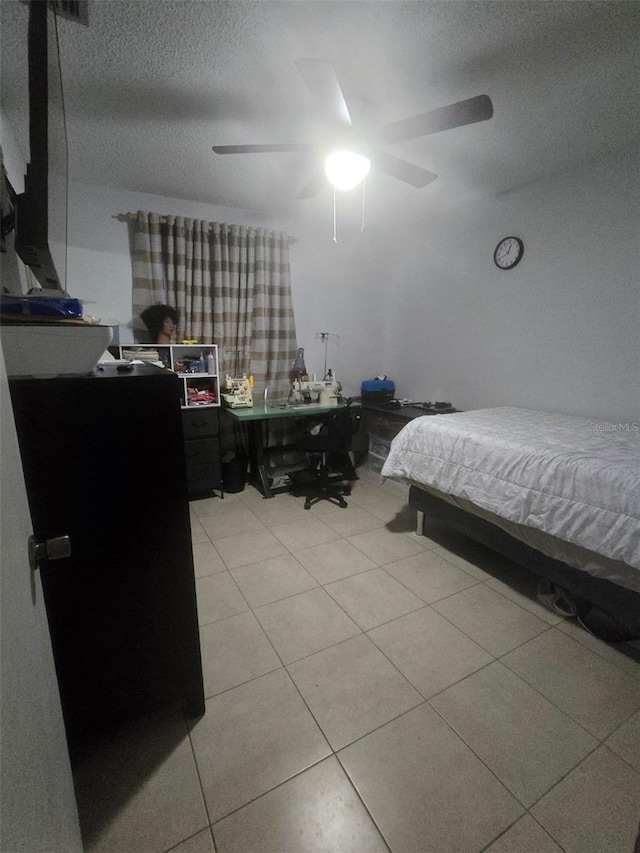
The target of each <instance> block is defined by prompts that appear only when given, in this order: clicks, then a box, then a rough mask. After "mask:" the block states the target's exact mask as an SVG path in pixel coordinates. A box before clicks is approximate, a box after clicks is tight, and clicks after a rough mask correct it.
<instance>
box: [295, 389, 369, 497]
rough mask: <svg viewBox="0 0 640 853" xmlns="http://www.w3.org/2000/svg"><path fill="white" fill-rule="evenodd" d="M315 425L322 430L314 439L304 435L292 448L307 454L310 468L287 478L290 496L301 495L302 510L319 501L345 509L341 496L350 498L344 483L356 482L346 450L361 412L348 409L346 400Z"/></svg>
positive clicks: (319, 418)
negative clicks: (318, 425) (302, 497)
mask: <svg viewBox="0 0 640 853" xmlns="http://www.w3.org/2000/svg"><path fill="white" fill-rule="evenodd" d="M318 421H319V422H320V424H321V426H320V431H319V432H318V433H317V435H311V434H309V433H307V434H306V435H304V436H303V437H302V438H301V439H300V440H299V441H297V442H296V444H295V449H296V450H300V451H303V452H305V453H306V454H307V456H308V458H309V461H310V463H311V467H310V468H306V469H304V470H302V471H294V472H292V473H291V474H290V475H289V476H290V480H291V492H292V494H293V495H295V496H296V497H300V496H302V495H304V497H305V502H304V508H305V509H311V507H312V505H313V504H315V503H317V502H318V501H322V500H325V501H329V502H330V503H333V504H336V506H339V507H341V508H342V509H345V507H346V506H347V502H346V501H345V499H344V495H350V494H351V486H350V485H349V484H348V483H345V481H347V480H349V481H351V480H357V479H358V475H357V474H356V472H355V468H354V467H353V463H352V461H351V457H350V456H349V450H350V449H351V438H352V436H353V435H355V433H356V432H357V431H358V428H359V425H360V411H359V410H358V409H355V408H351V400H348V401H347V404H346V405H345V406H339V407H337V408H336V409H335V411H333V412H330V413H327V414H324V415H321V416H319V417H318Z"/></svg>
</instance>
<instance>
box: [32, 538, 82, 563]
mask: <svg viewBox="0 0 640 853" xmlns="http://www.w3.org/2000/svg"><path fill="white" fill-rule="evenodd" d="M28 543H29V545H28V548H29V565H30V566H31V569H32V571H34V572H35V571H36V569H38V568H40V560H64V559H65V558H66V557H69V556H70V555H71V539H70V538H69V537H68V536H54V537H53V538H52V539H38V537H37V536H35V535H33V534H32V535H31V536H30V537H29V540H28Z"/></svg>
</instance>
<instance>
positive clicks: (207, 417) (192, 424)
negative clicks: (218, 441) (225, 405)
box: [182, 408, 219, 439]
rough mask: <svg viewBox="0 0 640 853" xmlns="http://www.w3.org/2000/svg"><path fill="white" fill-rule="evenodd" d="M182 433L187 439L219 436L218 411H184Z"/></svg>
mask: <svg viewBox="0 0 640 853" xmlns="http://www.w3.org/2000/svg"><path fill="white" fill-rule="evenodd" d="M182 431H183V434H184V437H185V438H186V439H189V438H208V437H209V436H216V435H218V431H219V422H218V410H217V409H214V408H207V409H205V408H194V409H193V410H192V409H183V410H182Z"/></svg>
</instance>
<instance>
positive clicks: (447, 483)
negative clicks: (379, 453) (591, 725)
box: [381, 407, 640, 637]
mask: <svg viewBox="0 0 640 853" xmlns="http://www.w3.org/2000/svg"><path fill="white" fill-rule="evenodd" d="M381 473H382V476H384V477H393V478H395V479H401V480H403V481H405V482H407V483H408V484H409V485H410V490H409V503H410V504H411V506H413V507H414V508H415V509H416V510H417V511H418V521H419V526H420V525H421V523H422V520H423V518H424V516H430V517H433V518H436V519H438V520H439V521H443V522H445V523H446V524H448V525H450V526H452V527H454V528H455V529H457V530H458V531H460V532H462V533H464V534H465V535H467V536H469V537H470V538H472V539H475V540H476V541H479V542H481V543H482V544H484V545H487V546H489V547H491V548H493V549H494V550H496V551H498V552H500V553H502V554H504V555H505V556H507V557H509V558H511V559H513V560H514V561H516V562H518V563H520V564H522V565H524V566H526V567H527V568H529V569H531V570H533V571H534V572H536V573H537V574H538V575H539V576H540V577H541V578H542V579H544V581H546V583H547V584H548V585H553V588H554V589H555V588H559V589H560V590H561V592H562V593H563V596H564V599H565V602H567V603H568V605H569V606H570V607H575V608H576V609H581V612H582V614H583V615H584V614H586V613H587V612H592V614H593V613H600V614H604V615H605V616H606V617H607V618H609V619H610V620H612V622H613V624H614V625H616V626H619V627H620V632H621V634H627V635H628V636H634V637H635V636H640V424H636V423H626V424H624V423H605V422H603V421H600V420H597V419H588V418H578V417H571V416H567V415H559V414H552V413H550V412H539V411H533V410H529V409H523V408H515V407H500V408H490V409H478V410H475V411H470V412H458V413H455V414H449V415H441V416H437V417H429V416H425V417H420V418H416V419H415V420H413V421H410V422H409V423H408V424H407V425H406V426H405V427H404V428H403V429H402V430H401V431H400V433H399V434H398V435H397V436H396V437H395V439H394V440H393V442H392V444H391V449H390V452H389V455H388V457H387V459H386V461H385V464H384V466H383V468H382V472H381ZM420 529H421V528H420ZM421 532H422V529H421ZM591 618H592V619H593V615H592V617H591Z"/></svg>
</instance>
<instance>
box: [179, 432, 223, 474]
mask: <svg viewBox="0 0 640 853" xmlns="http://www.w3.org/2000/svg"><path fill="white" fill-rule="evenodd" d="M184 458H185V462H186V463H187V468H193V467H194V466H195V465H216V464H219V463H220V450H219V447H218V440H217V438H193V439H191V440H190V441H185V443H184Z"/></svg>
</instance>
